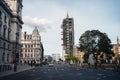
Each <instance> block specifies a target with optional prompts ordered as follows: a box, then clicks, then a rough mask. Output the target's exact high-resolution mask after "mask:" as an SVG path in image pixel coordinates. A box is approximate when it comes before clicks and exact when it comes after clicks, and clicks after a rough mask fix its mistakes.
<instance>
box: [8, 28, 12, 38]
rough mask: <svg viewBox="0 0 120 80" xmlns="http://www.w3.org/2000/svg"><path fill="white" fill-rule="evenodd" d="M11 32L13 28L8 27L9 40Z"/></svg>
mask: <svg viewBox="0 0 120 80" xmlns="http://www.w3.org/2000/svg"><path fill="white" fill-rule="evenodd" d="M10 32H11V29H10V28H8V40H10Z"/></svg>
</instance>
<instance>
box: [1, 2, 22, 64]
mask: <svg viewBox="0 0 120 80" xmlns="http://www.w3.org/2000/svg"><path fill="white" fill-rule="evenodd" d="M22 7H23V5H22V0H0V64H11V63H15V62H18V61H19V54H20V50H21V29H22V24H23V21H22V14H21V13H22Z"/></svg>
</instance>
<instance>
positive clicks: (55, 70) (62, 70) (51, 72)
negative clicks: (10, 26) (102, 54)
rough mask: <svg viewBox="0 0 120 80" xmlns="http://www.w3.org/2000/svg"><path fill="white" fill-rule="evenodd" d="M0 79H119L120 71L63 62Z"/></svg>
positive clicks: (0, 79)
mask: <svg viewBox="0 0 120 80" xmlns="http://www.w3.org/2000/svg"><path fill="white" fill-rule="evenodd" d="M0 80H120V72H113V71H107V70H96V69H82V68H78V67H72V66H69V65H64V64H56V65H54V67H49V66H48V65H46V66H42V67H36V68H34V69H31V70H27V71H24V72H20V73H17V74H13V75H9V76H5V77H2V78H0Z"/></svg>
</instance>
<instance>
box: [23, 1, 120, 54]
mask: <svg viewBox="0 0 120 80" xmlns="http://www.w3.org/2000/svg"><path fill="white" fill-rule="evenodd" d="M119 3H120V0H23V13H22V18H23V22H24V25H23V28H22V32H24V31H26V32H27V33H28V34H31V33H32V31H33V29H34V28H35V26H37V27H38V30H39V33H40V36H41V42H42V43H43V46H44V54H45V55H51V54H55V53H60V54H61V53H62V46H61V44H62V40H61V38H62V35H61V32H62V29H61V25H62V21H63V19H64V18H66V16H67V13H68V14H69V17H72V18H73V19H74V29H75V33H74V34H75V45H77V44H79V38H80V36H81V35H82V34H83V33H84V32H85V31H87V30H99V31H101V32H103V33H106V34H107V35H108V37H109V38H110V39H111V42H112V44H115V43H116V40H117V36H118V37H119V38H120V5H119Z"/></svg>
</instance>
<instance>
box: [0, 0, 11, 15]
mask: <svg viewBox="0 0 120 80" xmlns="http://www.w3.org/2000/svg"><path fill="white" fill-rule="evenodd" d="M0 5H1V7H2V8H3V9H4V10H5V11H6V12H7V13H8V14H9V15H10V16H12V10H11V9H10V8H9V6H8V5H7V3H6V2H5V1H4V0H1V1H0Z"/></svg>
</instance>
